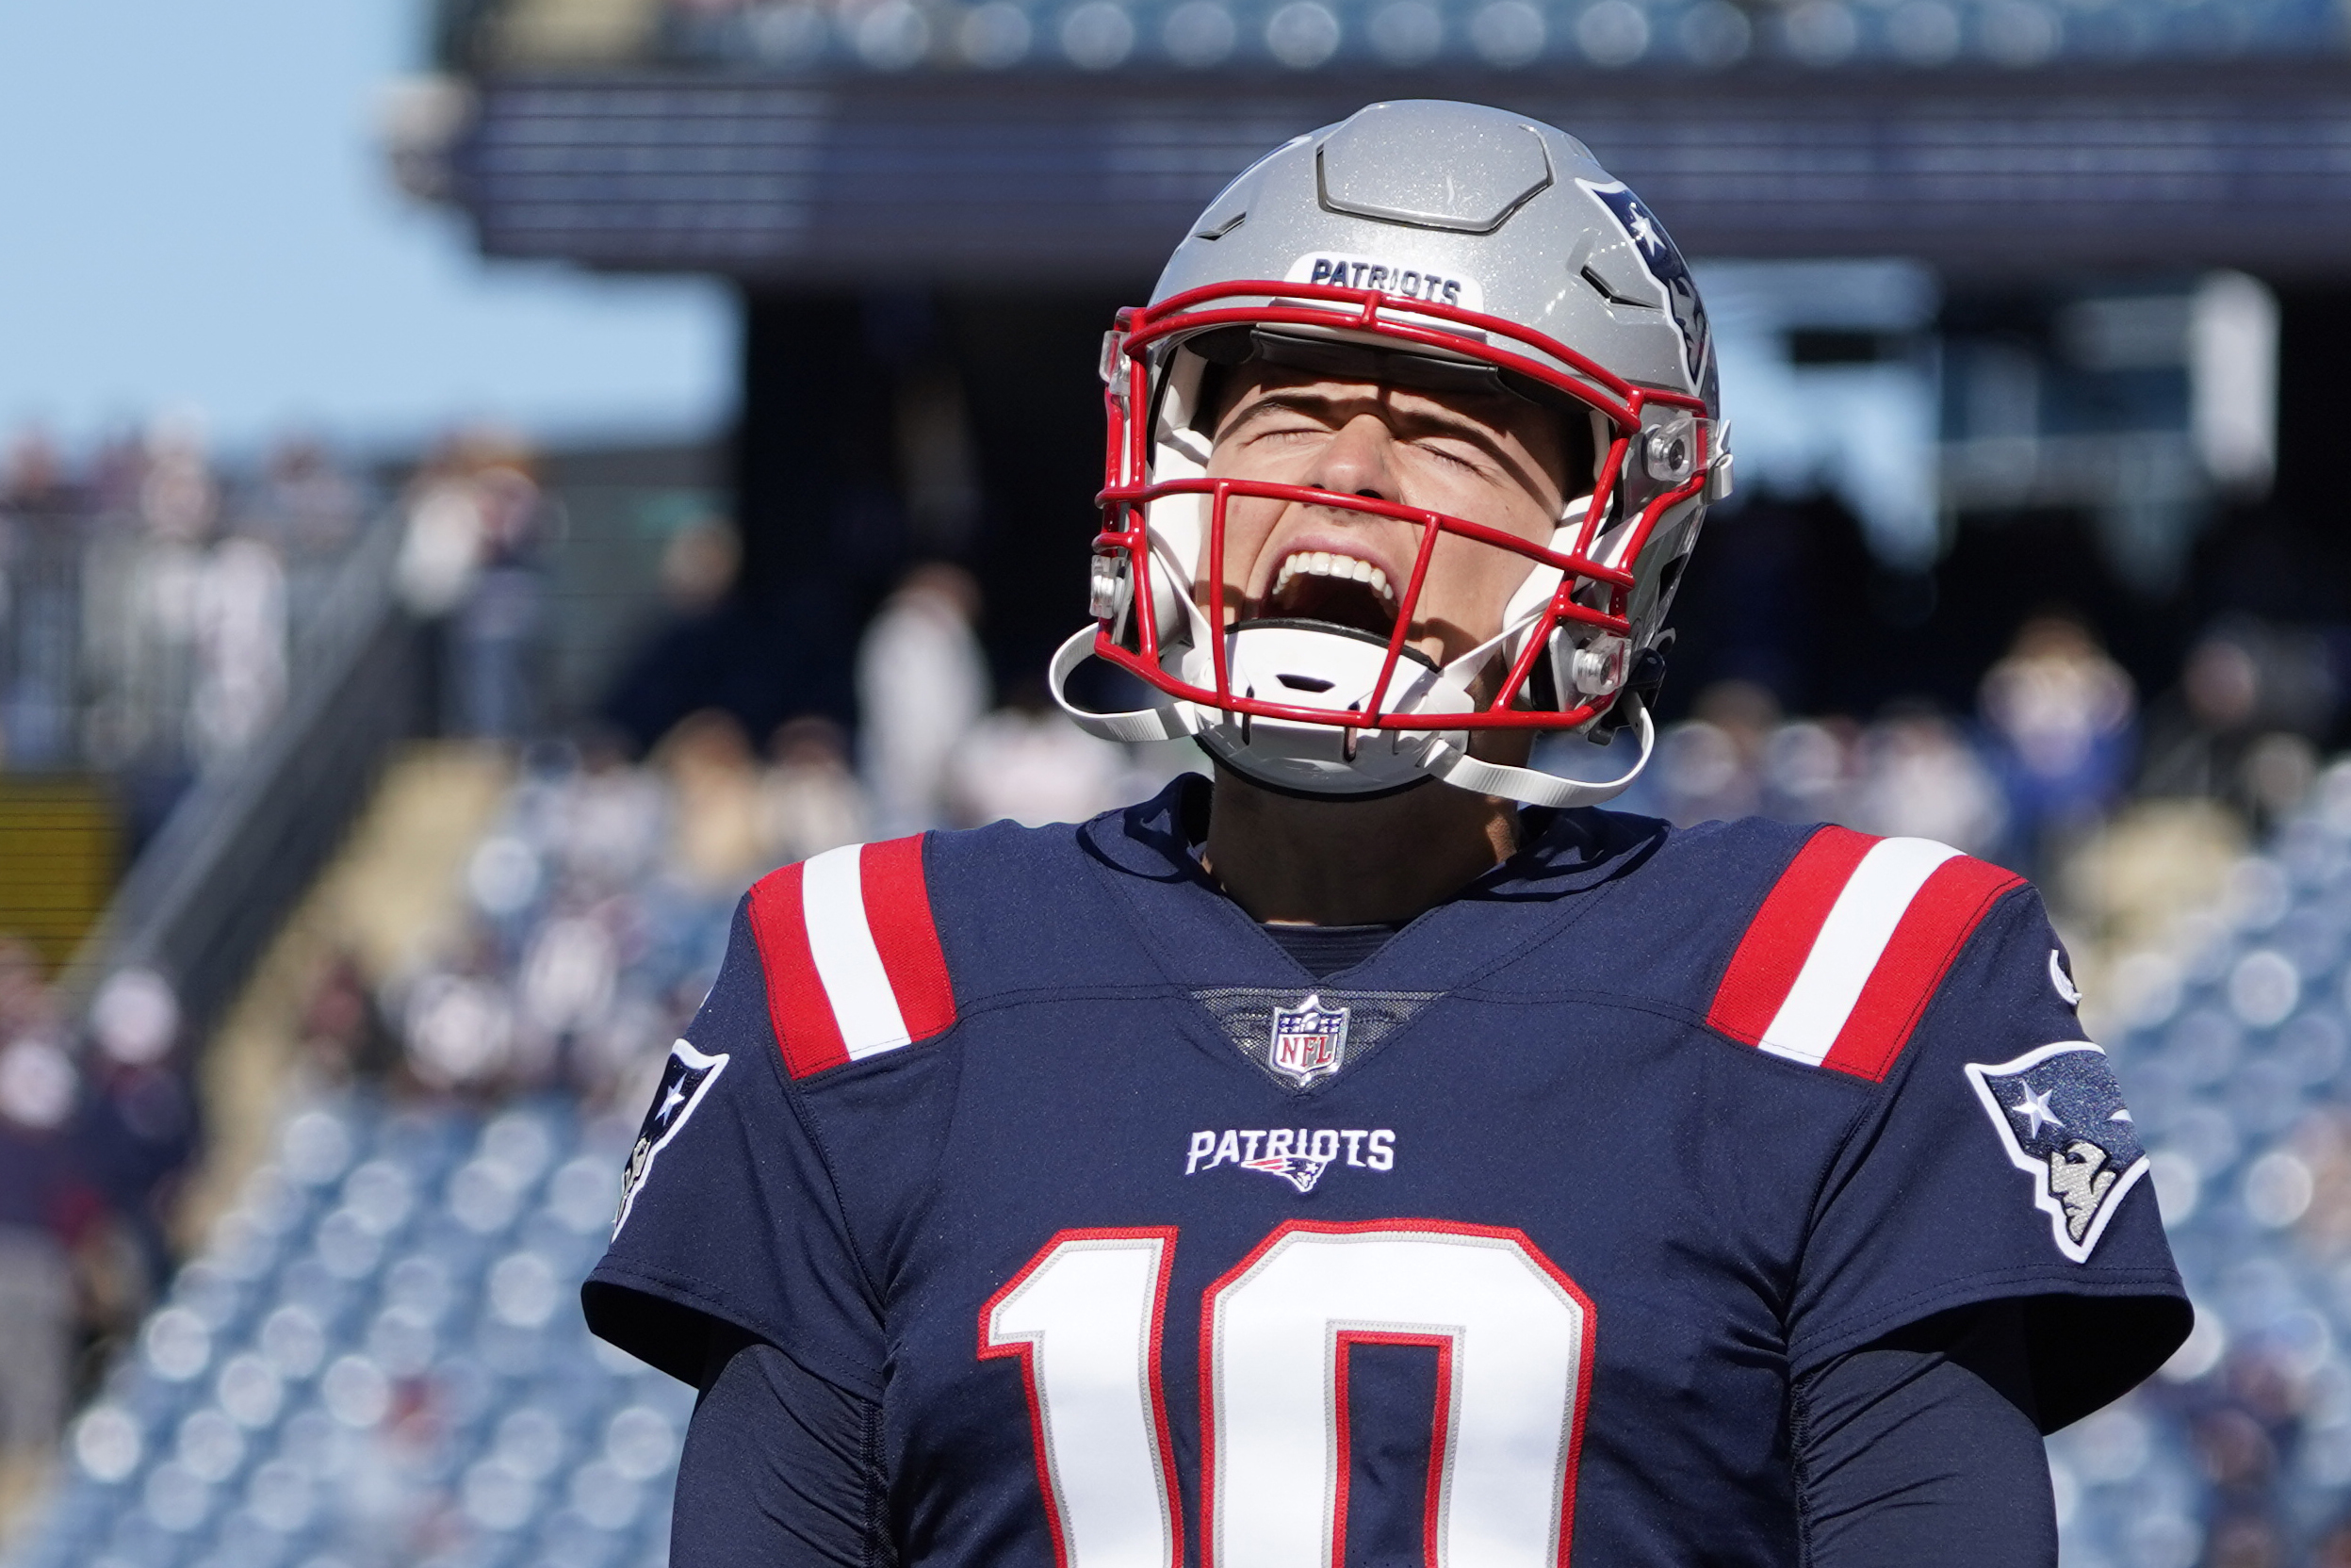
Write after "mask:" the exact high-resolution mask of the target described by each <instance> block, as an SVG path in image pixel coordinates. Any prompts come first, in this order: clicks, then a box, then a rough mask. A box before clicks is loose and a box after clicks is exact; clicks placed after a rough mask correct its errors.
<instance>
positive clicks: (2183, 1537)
mask: <svg viewBox="0 0 2351 1568" xmlns="http://www.w3.org/2000/svg"><path fill="white" fill-rule="evenodd" d="M2108 990H2109V992H2110V995H2111V999H2112V1002H2113V1004H2114V1006H2115V1008H2116V1010H2117V1013H2118V1016H2117V1017H2116V1019H2115V1021H2114V1026H2113V1028H2112V1029H2111V1030H2101V1031H2100V1032H2099V1033H2100V1036H2101V1037H2102V1038H2103V1039H2104V1040H2105V1042H2106V1044H2107V1047H2108V1049H2109V1050H2110V1051H2111V1052H2112V1053H2113V1054H2114V1055H2115V1056H2116V1058H2117V1059H2118V1060H2119V1062H2120V1063H2121V1070H2122V1075H2123V1081H2124V1083H2125V1085H2126V1086H2127V1087H2128V1088H2129V1090H2130V1095H2131V1114H2132V1117H2133V1119H2134V1121H2135V1123H2136V1126H2137V1128H2138V1130H2139V1133H2140V1135H2141V1137H2142V1139H2143V1140H2144V1141H2145V1143H2146V1145H2147V1149H2148V1151H2149V1154H2150V1160H2149V1176H2150V1178H2151V1180H2152V1183H2153V1185H2154V1187H2155V1192H2156V1198H2157V1201H2158V1202H2159V1203H2160V1205H2161V1207H2162V1212H2163V1222H2164V1226H2165V1228H2166V1230H2167V1231H2168V1232H2169V1233H2170V1235H2171V1239H2172V1246H2173V1250H2174V1252H2175V1254H2176V1255H2177V1256H2178V1258H2179V1261H2180V1270H2181V1273H2182V1275H2183V1276H2184V1278H2185V1279H2186V1281H2187V1283H2188V1288H2189V1291H2190V1294H2191V1296H2192V1297H2193V1299H2195V1303H2196V1331H2195V1332H2194V1333H2193V1335H2192V1336H2191V1337H2190V1338H2189V1340H2188V1342H2187V1344H2186V1345H2185V1346H2184V1347H2182V1348H2181V1349H2180V1351H2179V1353H2178V1354H2177V1355H2175V1356H2174V1357H2173V1358H2172V1360H2171V1362H2170V1363H2169V1364H2167V1365H2166V1366H2165V1367H2164V1368H2163V1372H2162V1373H2161V1374H2160V1375H2159V1376H2158V1377H2157V1378H2156V1379H2155V1380H2152V1381H2150V1382H2149V1383H2148V1384H2147V1385H2146V1386H2145V1387H2143V1388H2142V1389H2140V1390H2139V1391H2138V1392H2137V1393H2135V1394H2133V1395H2131V1397H2128V1398H2127V1399H2125V1400H2124V1401H2123V1402H2121V1403H2120V1404H2118V1405H2115V1406H2114V1407H2112V1408H2110V1409H2108V1410H2106V1411H2103V1412H2100V1413H2098V1414H2096V1415H2093V1416H2091V1417H2089V1418H2088V1419H2087V1420H2085V1421H2083V1422H2082V1423H2080V1424H2079V1425H2078V1426H2076V1427H2074V1428H2071V1429H2068V1430H2066V1431H2065V1432H2063V1433H2061V1434H2059V1436H2058V1437H2057V1438H2055V1439H2054V1440H2053V1441H2052V1443H2051V1445H2050V1454H2051V1466H2050V1469H2051V1475H2052V1478H2053V1480H2054V1482H2055V1486H2056V1494H2057V1501H2058V1509H2059V1513H2060V1516H2061V1518H2062V1519H2063V1521H2064V1527H2065V1561H2066V1563H2067V1568H2192V1565H2194V1564H2196V1563H2199V1562H2200V1563H2207V1564H2211V1565H2212V1568H2286V1565H2288V1564H2314V1565H2318V1568H2343V1565H2346V1564H2351V1506H2346V1502H2345V1499H2346V1497H2351V1353H2347V1352H2351V763H2346V762H2337V763H2335V764H2334V765H2333V766H2331V767H2329V768H2327V769H2326V770H2325V771H2324V772H2322V773H2321V774H2320V776H2319V777H2318V778H2317V780H2316V781H2315V783H2314V785H2313V787H2312V788H2310V791H2309V792H2308V793H2307V794H2306V796H2305V798H2304V800H2303V802H2302V803H2301V804H2300V805H2299V806H2298V807H2295V808H2293V809H2288V810H2287V811H2286V812H2285V813H2284V815H2283V818H2282V820H2281V821H2280V822H2279V823H2278V825H2277V826H2276V827H2275V828H2274V829H2273V831H2272V832H2271V833H2270V834H2269V836H2268V838H2267V840H2266V841H2265V842H2264V843H2263V844H2262V845H2261V848H2260V850H2259V852H2258V853H2255V854H2252V855H2248V856H2245V857H2244V858H2241V859H2239V860H2238V861H2237V862H2236V863H2235V864H2234V866H2233V867H2232V868H2231V869H2230V870H2229V874H2228V875H2227V876H2226V878H2225V880H2224V882H2223V885H2222V886H2221V887H2220V888H2219V889H2218V890H2216V892H2215V894H2214V895H2213V896H2212V897H2210V898H2208V899H2207V900H2205V901H2203V902H2202V903H2201V904H2199V905H2197V906H2196V907H2193V908H2189V909H2185V910H2182V911H2180V918H2179V919H2178V920H2177V921H2176V922H2175V923H2174V924H2173V927H2172V929H2171V930H2170V932H2169V933H2168V935H2167V937H2166V939H2163V940H2162V941H2159V942H2156V943H2152V944H2150V945H2148V946H2146V947H2144V948H2141V949H2138V950H2137V951H2134V952H2132V953H2131V954H2130V955H2129V956H2126V957H2125V958H2124V959H2123V960H2122V961H2121V962H2120V963H2119V964H2118V965H2117V966H2116V967H2115V969H2114V972H2113V974H2112V977H2111V979H2110V982H2109V986H2108Z"/></svg>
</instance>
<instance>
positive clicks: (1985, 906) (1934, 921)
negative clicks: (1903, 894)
mask: <svg viewBox="0 0 2351 1568" xmlns="http://www.w3.org/2000/svg"><path fill="white" fill-rule="evenodd" d="M2023 881H2024V878H2023V877H2021V876H2018V875H2017V874H2016V873H2014V872H2012V871H2007V870H2004V869H2003V868H2001V867H1999V866H1995V865H1990V864H1987V863H1986V862H1984V861H1982V860H1977V859H1971V858H1968V857H1967V856H1964V855H1962V856H1958V857H1956V858H1952V859H1949V860H1946V861H1944V862H1943V863H1942V864H1941V865H1940V866H1937V867H1936V868H1935V874H1933V875H1932V876H1929V877H1928V878H1927V879H1926V883H1925V885H1924V886H1923V887H1921V888H1920V889H1919V890H1918V896H1917V897H1915V898H1913V899H1912V900H1911V901H1910V907H1909V908H1907V909H1905V910H1903V911H1902V920H1901V922H1900V923H1898V924H1897V925H1896V926H1895V927H1894V935H1893V937H1892V938H1891V939H1889V940H1888V941H1887V942H1886V951H1885V953H1884V954H1883V955H1881V956H1879V958H1878V961H1877V967H1876V968H1874V969H1872V970H1871V971H1870V972H1869V980H1868V981H1867V982H1866V983H1865V984H1864V985H1863V986H1862V988H1861V995H1860V997H1859V999H1858V1000H1856V1001H1855V1002H1854V1004H1853V1014H1852V1016H1851V1017H1849V1018H1848V1019H1846V1021H1845V1027H1844V1028H1842V1029H1840V1030H1838V1031H1837V1043H1836V1044H1834V1045H1832V1046H1830V1047H1829V1054H1827V1056H1825V1057H1823V1058H1822V1059H1821V1062H1820V1065H1821V1066H1822V1067H1833V1068H1836V1069H1837V1070H1838V1071H1840V1072H1850V1073H1852V1074H1853V1076H1855V1077H1857V1078H1867V1079H1869V1081H1870V1082H1872V1083H1883V1082H1885V1080H1886V1073H1888V1072H1889V1071H1891V1070H1893V1067H1894V1060H1895V1058H1896V1057H1898V1056H1900V1055H1901V1054H1902V1047H1903V1046H1904V1045H1905V1044H1907V1043H1908V1042H1909V1040H1910V1031H1911V1030H1912V1029H1914V1028H1916V1027H1917V1026H1918V1019H1919V1016H1920V1015H1921V1014H1923V1013H1924V1012H1925V1011H1926V1008H1927V1004H1928V1003H1929V1002H1932V1001H1933V1000H1935V992H1936V991H1937V990H1938V989H1940V988H1942V984H1943V976H1944V975H1946V974H1948V973H1950V972H1951V965H1952V964H1953V963H1954V962H1956V961H1957V960H1958V957H1959V950H1960V949H1961V948H1964V947H1966V946H1967V939H1968V938H1969V937H1972V936H1974V935H1975V928H1976V927H1977V926H1978V925H1981V924H1982V923H1984V916H1985V915H1987V914H1989V913H1991V911H1992V906H1993V905H1994V904H1995V903H1997V902H1998V901H1999V899H2000V895H2001V894H2003V893H2005V892H2007V891H2008V890H2010V889H2012V888H2015V887H2017V886H2019V885H2020V884H2021V883H2022V882H2023Z"/></svg>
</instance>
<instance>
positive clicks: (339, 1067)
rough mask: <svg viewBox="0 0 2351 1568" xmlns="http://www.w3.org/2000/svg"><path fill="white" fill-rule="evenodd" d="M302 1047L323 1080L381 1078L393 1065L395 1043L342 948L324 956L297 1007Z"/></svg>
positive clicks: (340, 1081) (397, 1050)
mask: <svg viewBox="0 0 2351 1568" xmlns="http://www.w3.org/2000/svg"><path fill="white" fill-rule="evenodd" d="M302 1054H303V1056H304V1057H305V1058H306V1059H307V1060H308V1062H309V1064H310V1067H311V1070H313V1071H314V1072H316V1073H317V1074H318V1077H319V1078H320V1079H321V1080H322V1081H324V1082H325V1083H328V1084H347V1083H351V1082H352V1081H353V1080H358V1081H361V1082H370V1083H373V1082H381V1081H382V1080H383V1079H384V1077H385V1076H386V1075H388V1074H389V1073H390V1072H391V1070H393V1069H394V1068H395V1067H396V1066H398V1065H399V1061H400V1048H399V1042H398V1041H396V1040H395V1039H393V1037H392V1034H391V1031H390V1030H389V1029H388V1028H387V1027H385V1025H384V1014H383V1010H382V1009H381V1008H379V1007H378V1006H377V1005H376V999H375V990H374V988H373V987H371V986H369V985H368V984H367V974H366V973H365V972H363V971H362V970H361V969H360V967H359V957H358V955H356V954H354V953H352V952H351V951H350V950H349V949H348V948H346V949H339V950H337V951H336V952H335V954H334V955H333V956H330V957H329V958H328V959H327V961H326V964H325V966H324V967H323V968H322V969H321V971H320V972H319V974H318V983H317V986H316V988H314V989H313V990H312V991H311V993H310V1001H309V1004H308V1005H306V1006H304V1007H303V1009H302Z"/></svg>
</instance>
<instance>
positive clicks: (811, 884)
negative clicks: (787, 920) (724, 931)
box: [800, 844, 908, 1062]
mask: <svg viewBox="0 0 2351 1568" xmlns="http://www.w3.org/2000/svg"><path fill="white" fill-rule="evenodd" d="M864 850H865V846H864V845H862V844H843V845H842V846H841V848H839V849H828V850H826V851H825V852H824V854H822V855H818V856H813V857H811V858H809V859H808V860H807V861H806V862H805V863H804V864H803V865H802V867H801V871H800V907H801V909H802V912H803V913H804V914H805V915H806V916H807V919H808V956H809V957H810V958H812V959H814V960H815V962H816V974H817V978H818V979H819V980H820V981H822V982H823V983H824V999H825V1001H827V1002H828V1003H830V1004H831V1005H832V1009H833V1021H834V1022H835V1023H836V1024H837V1025H839V1027H840V1029H841V1044H842V1045H843V1046H844V1047H846V1048H847V1050H848V1052H849V1059H850V1060H851V1061H853V1062H854V1061H857V1060H858V1059H859V1058H861V1057H865V1056H871V1055H873V1054H874V1053H875V1052H877V1051H890V1050H892V1049H894V1048H896V1047H898V1046H902V1045H904V1044H906V1041H907V1038H908V1037H907V1034H906V1018H905V1016H904V1015H903V1014H901V1013H900V1012H899V1010H898V994H897V992H896V991H894V990H893V989H891V988H890V973H889V972H888V971H887V970H885V969H884V968H883V967H882V955H881V950H880V949H878V948H876V947H875V946H874V945H873V925H872V924H871V923H869V922H868V921H867V919H866V915H865V881H864V876H863V873H862V870H861V868H860V866H859V863H858V862H859V858H860V857H861V856H862V855H863V854H864Z"/></svg>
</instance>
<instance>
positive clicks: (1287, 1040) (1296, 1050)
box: [1267, 995, 1347, 1084]
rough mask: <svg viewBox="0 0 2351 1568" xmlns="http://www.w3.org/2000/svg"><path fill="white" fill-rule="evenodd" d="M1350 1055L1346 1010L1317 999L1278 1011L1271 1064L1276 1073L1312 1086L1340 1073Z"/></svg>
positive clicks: (1277, 1009)
mask: <svg viewBox="0 0 2351 1568" xmlns="http://www.w3.org/2000/svg"><path fill="white" fill-rule="evenodd" d="M1346 1054H1347V1009H1346V1008H1345V1007H1326V1006H1324V1005H1322V998H1321V996H1319V995H1315V996H1310V997H1308V998H1307V999H1306V1000H1305V1001H1303V1002H1301V1003H1299V1004H1298V1005H1297V1006H1296V1007H1290V1008H1282V1007H1277V1008H1275V1009H1274V1015H1273V1052H1272V1054H1271V1055H1270V1056H1269V1057H1268V1058H1267V1060H1268V1061H1270V1062H1271V1063H1272V1065H1273V1069H1274V1070H1275V1071H1277V1072H1280V1073H1282V1074H1283V1075H1284V1076H1286V1077H1289V1078H1293V1079H1296V1080H1297V1081H1298V1083H1301V1084H1306V1083H1312V1082H1313V1081H1314V1079H1316V1078H1323V1077H1328V1076H1329V1075H1330V1074H1331V1073H1333V1072H1336V1071H1338V1070H1339V1062H1340V1060H1341V1058H1342V1057H1344V1056H1345V1055H1346Z"/></svg>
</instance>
